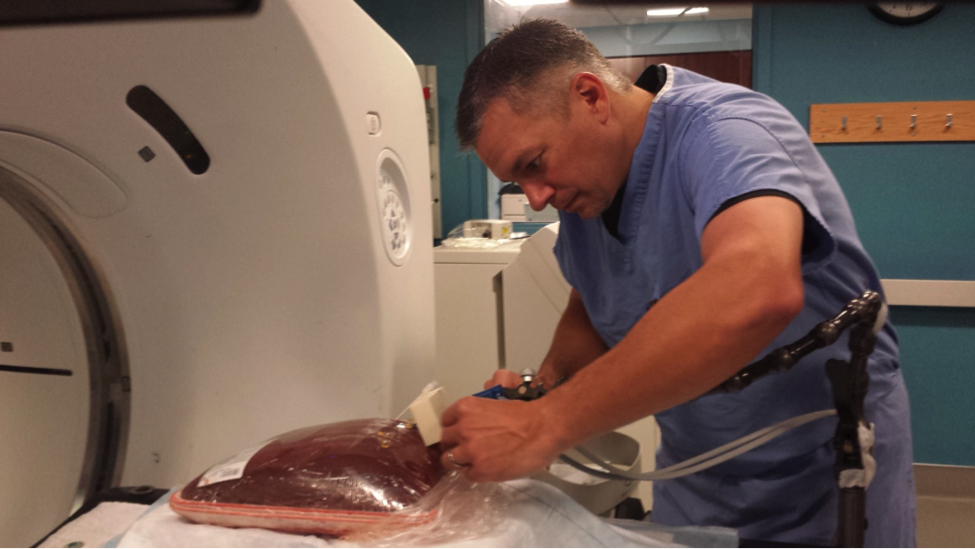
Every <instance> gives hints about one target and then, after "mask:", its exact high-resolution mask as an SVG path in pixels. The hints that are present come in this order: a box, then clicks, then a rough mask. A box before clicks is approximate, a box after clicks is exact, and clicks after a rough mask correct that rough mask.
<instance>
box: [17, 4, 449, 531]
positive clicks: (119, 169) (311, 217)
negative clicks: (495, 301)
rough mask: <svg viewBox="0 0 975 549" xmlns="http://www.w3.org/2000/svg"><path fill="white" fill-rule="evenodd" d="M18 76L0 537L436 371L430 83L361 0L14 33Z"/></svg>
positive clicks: (400, 390) (328, 418)
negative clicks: (100, 494)
mask: <svg viewBox="0 0 975 549" xmlns="http://www.w3.org/2000/svg"><path fill="white" fill-rule="evenodd" d="M0 75H2V78H0V343H3V348H2V351H0V364H2V365H6V366H10V367H13V368H7V369H6V370H2V369H0V440H2V441H3V442H2V444H0V545H30V544H32V543H34V542H36V541H37V540H38V539H40V537H41V536H43V535H44V534H46V533H47V532H48V531H50V529H52V528H53V527H55V526H56V525H57V524H58V523H60V522H61V521H62V520H64V518H66V517H67V515H68V514H69V512H70V510H71V508H72V505H73V503H74V502H75V501H76V500H77V499H78V497H79V496H83V495H84V494H85V493H88V492H91V491H92V490H94V489H95V488H96V487H97V488H104V487H107V486H110V485H117V484H121V485H143V484H148V485H153V486H157V487H170V486H173V485H176V484H179V483H183V482H186V481H188V480H189V479H190V478H192V477H193V476H194V475H196V474H199V473H200V472H202V471H203V470H205V469H206V468H207V467H208V466H210V465H211V464H213V463H215V462H216V461H219V460H220V459H222V458H224V457H227V456H229V455H232V454H234V453H235V452H237V451H238V450H240V449H242V448H245V447H248V446H251V445H254V444H256V443H258V442H260V441H262V440H264V439H267V438H269V437H272V436H274V435H277V434H280V433H283V432H286V431H289V430H292V429H296V428H300V427H304V426H308V425H314V424H319V423H328V422H334V421H340V420H345V419H350V418H356V417H371V416H386V417H390V416H392V415H395V414H396V413H398V412H399V411H400V410H401V409H402V408H404V407H406V406H407V405H408V404H409V403H410V401H411V400H412V398H413V397H414V396H415V395H416V394H418V393H419V392H420V390H421V388H422V387H423V386H424V385H425V384H426V383H427V382H428V381H430V380H431V379H432V365H433V354H434V345H433V341H434V339H433V338H434V333H433V330H434V326H433V307H434V305H433V303H434V297H433V260H432V249H431V248H432V246H431V244H432V233H431V231H432V229H431V213H430V207H429V204H430V183H429V181H430V167H429V160H428V155H429V152H428V149H427V138H426V120H425V113H424V107H423V100H422V93H421V88H420V83H419V79H418V76H417V74H416V71H415V68H414V66H413V64H412V62H411V61H410V59H409V58H408V56H407V55H406V53H405V52H404V51H403V50H402V49H401V48H400V47H399V46H398V45H397V44H396V43H394V41H393V40H392V39H391V38H389V36H387V35H386V34H385V33H384V32H383V31H382V30H381V29H380V28H379V26H378V25H376V24H375V23H374V22H373V21H372V20H371V19H369V17H368V16H367V15H366V14H365V13H364V12H363V11H362V10H361V9H360V8H359V7H358V6H356V5H355V4H354V2H353V1H352V0H328V1H314V0H306V1H301V0H287V1H286V0H269V1H266V2H264V5H263V7H262V8H261V10H260V11H259V12H258V13H257V14H256V15H253V16H235V17H222V18H198V19H172V20H157V21H148V22H147V21H141V22H111V23H95V24H72V25H54V26H37V27H18V28H5V29H0ZM138 86H145V87H146V88H148V89H149V90H151V91H152V92H153V93H154V94H155V95H157V96H158V97H159V98H160V99H161V100H162V101H163V102H165V104H166V105H168V107H169V108H171V109H172V111H173V113H175V114H176V115H177V116H178V118H179V119H180V120H181V121H182V122H183V123H185V125H186V127H187V128H188V130H189V131H191V132H192V135H193V137H195V139H196V140H197V141H198V143H199V145H200V146H202V149H203V150H205V152H206V154H207V155H208V157H209V163H208V166H207V168H206V170H205V171H204V172H202V173H193V171H191V170H190V169H189V167H188V164H187V163H186V162H184V158H182V156H181V155H182V154H183V153H181V152H178V151H177V150H176V149H174V147H173V146H171V145H170V144H169V143H168V142H167V140H166V139H165V138H164V137H163V135H162V134H161V133H160V131H159V130H158V129H157V128H156V127H154V126H153V124H151V123H150V122H149V121H148V120H147V119H146V118H145V117H144V116H142V115H140V114H138V113H137V112H136V111H135V110H133V108H132V107H130V106H129V104H127V97H128V96H129V94H130V93H131V92H132V90H133V89H134V88H136V87H138ZM197 160H198V158H197ZM16 368H24V369H25V371H17V370H16ZM40 369H50V370H58V371H61V373H64V372H71V374H72V375H70V376H66V375H45V374H40V373H36V372H35V370H40ZM27 370H30V371H31V372H35V373H29V372H27Z"/></svg>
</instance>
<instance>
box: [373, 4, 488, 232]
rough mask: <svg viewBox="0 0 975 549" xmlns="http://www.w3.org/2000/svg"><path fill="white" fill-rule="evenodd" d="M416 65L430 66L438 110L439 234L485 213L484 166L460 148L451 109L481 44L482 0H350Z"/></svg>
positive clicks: (453, 107) (478, 217)
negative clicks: (394, 41)
mask: <svg viewBox="0 0 975 549" xmlns="http://www.w3.org/2000/svg"><path fill="white" fill-rule="evenodd" d="M356 3H358V4H359V6H360V7H362V9H363V10H365V11H366V13H368V14H369V16H370V17H372V18H373V19H374V20H375V21H376V22H377V23H379V25H380V26H381V27H382V28H383V29H384V30H385V31H386V32H388V33H389V34H390V36H392V37H393V39H395V40H396V41H397V42H399V44H400V45H401V46H402V47H403V49H404V50H406V53H407V54H409V56H410V58H412V59H413V63H414V64H416V65H436V67H437V86H438V91H439V97H438V100H437V108H438V109H439V112H440V201H441V213H442V220H443V221H442V225H443V234H444V236H446V235H447V233H448V232H449V231H450V230H451V229H453V228H454V227H455V226H457V225H459V224H461V223H463V222H464V221H465V220H467V219H482V218H485V217H487V196H486V190H485V189H486V185H487V183H486V181H485V176H486V173H487V172H486V170H485V168H484V165H483V164H481V161H480V160H478V158H477V155H475V154H473V153H461V152H460V143H459V141H458V140H457V137H456V136H455V135H454V130H453V128H454V112H455V111H456V109H457V96H458V95H459V94H460V87H461V84H462V83H463V81H464V71H465V70H466V69H467V65H468V63H470V61H471V60H473V59H474V56H475V55H477V52H478V51H480V49H481V46H482V45H483V33H484V30H483V29H484V22H483V21H484V19H483V7H482V0H356Z"/></svg>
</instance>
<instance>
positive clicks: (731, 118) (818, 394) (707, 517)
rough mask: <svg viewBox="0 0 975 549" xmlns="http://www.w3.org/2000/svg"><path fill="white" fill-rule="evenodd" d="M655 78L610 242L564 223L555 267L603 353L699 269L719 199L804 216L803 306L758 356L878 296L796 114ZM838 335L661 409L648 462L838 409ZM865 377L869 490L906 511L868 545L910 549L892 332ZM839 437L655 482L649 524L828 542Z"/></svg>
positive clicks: (584, 223)
mask: <svg viewBox="0 0 975 549" xmlns="http://www.w3.org/2000/svg"><path fill="white" fill-rule="evenodd" d="M664 67H665V69H666V72H667V80H666V83H665V84H664V86H663V88H662V89H661V90H660V91H659V93H657V94H656V97H655V98H654V102H653V105H652V106H651V108H650V111H649V113H648V116H647V120H646V126H645V128H644V132H643V137H642V139H641V141H640V143H639V145H638V146H637V148H636V151H635V153H634V155H633V160H632V163H631V165H630V171H629V174H628V177H627V181H626V186H625V188H624V191H623V192H624V194H623V197H622V211H621V213H620V217H619V227H618V235H619V238H618V239H617V238H616V237H614V236H612V235H611V234H610V232H609V231H608V230H607V229H606V226H605V225H604V222H603V221H602V219H600V218H596V219H591V220H584V219H582V218H580V217H579V216H578V215H576V214H572V213H565V212H561V213H560V220H561V226H560V230H559V238H558V241H557V243H556V246H555V253H556V256H557V258H558V260H559V264H560V266H561V269H562V272H563V273H564V275H565V277H566V279H567V280H568V281H569V283H570V284H571V285H572V286H573V288H575V289H576V290H577V291H578V292H579V294H580V295H581V297H582V300H583V303H584V304H585V308H586V312H587V313H588V315H589V318H590V320H591V322H592V325H593V327H594V328H595V329H596V331H597V332H598V333H599V335H600V336H601V337H602V339H603V341H605V343H606V345H607V346H609V347H610V348H612V347H613V346H615V345H616V344H617V343H619V342H620V340H622V339H623V338H624V337H625V336H626V334H627V333H628V332H629V330H630V328H631V327H632V326H633V325H634V324H635V323H636V322H637V321H638V320H639V319H640V318H642V317H643V315H644V314H646V312H647V311H648V310H649V309H650V308H651V307H653V304H654V303H655V302H656V301H657V300H658V299H660V298H661V297H662V296H664V295H666V294H667V292H669V291H670V290H671V289H673V288H674V287H675V286H677V285H678V284H680V283H681V282H683V281H684V280H686V279H687V278H688V277H689V276H691V275H692V274H693V273H694V272H695V271H697V269H699V268H700V267H701V265H702V260H701V249H700V240H701V234H702V232H703V230H704V227H705V226H706V225H707V223H708V222H709V221H710V220H711V218H712V217H713V216H714V215H715V213H716V212H718V211H719V209H720V208H721V206H722V205H723V204H725V203H726V202H728V201H729V200H732V199H735V198H737V197H741V196H742V195H744V194H747V193H752V192H755V191H774V192H777V193H786V194H788V195H789V196H791V197H792V198H793V199H795V200H796V201H797V202H798V203H799V204H801V206H802V207H803V210H804V214H805V225H804V237H803V239H804V243H803V255H802V273H803V281H804V283H805V306H804V308H803V310H802V312H801V313H800V314H799V316H798V317H797V318H796V319H795V320H794V321H793V322H792V323H791V324H790V325H789V326H788V327H787V328H786V330H785V331H783V332H782V334H780V335H779V337H777V338H776V339H775V341H773V342H772V344H771V345H769V347H768V348H767V349H765V350H764V351H763V352H762V353H761V354H760V355H758V356H756V357H755V358H756V359H757V358H761V357H762V356H764V355H765V354H766V353H767V352H768V351H771V350H772V349H775V348H778V347H781V346H783V345H786V344H789V343H792V342H794V341H795V340H797V339H799V338H800V337H802V336H804V335H806V334H807V333H808V332H809V331H810V330H811V329H812V328H813V327H814V326H815V325H816V324H818V323H820V322H822V321H824V320H826V319H828V318H831V317H833V316H835V315H836V314H837V313H838V312H839V311H840V310H841V309H842V308H843V306H844V305H845V304H846V303H847V302H849V301H850V300H851V299H853V298H856V297H858V296H859V295H861V294H862V293H863V291H864V290H867V289H871V290H874V291H877V292H881V294H882V292H883V290H882V288H881V286H880V281H879V277H878V275H877V272H876V269H875V268H874V266H873V264H872V262H871V260H870V258H869V257H868V256H867V254H866V252H865V251H864V249H863V247H862V245H861V244H860V241H859V238H858V237H857V233H856V228H855V226H854V223H853V217H852V215H851V212H850V208H849V206H848V205H847V202H846V199H845V198H844V196H843V193H842V191H841V190H840V187H839V184H838V183H837V182H836V180H835V178H834V177H833V175H832V173H831V172H830V170H829V168H828V167H827V166H826V163H825V162H824V161H823V159H822V157H821V156H820V155H819V153H818V151H817V150H816V148H815V147H814V146H813V145H812V143H811V142H810V140H809V138H808V136H807V135H806V132H805V130H804V129H803V128H802V127H801V125H800V124H799V123H798V122H797V121H796V120H795V118H794V117H792V115H791V114H790V113H789V112H788V111H787V110H786V109H784V108H783V107H782V106H781V105H779V104H778V103H776V102H775V101H773V100H772V99H771V98H769V97H766V96H764V95H762V94H759V93H756V92H753V91H751V90H748V89H745V88H742V87H740V86H734V85H730V84H723V83H719V82H716V81H714V80H711V79H709V78H706V77H704V76H701V75H698V74H695V73H693V72H690V71H687V70H683V69H679V68H674V67H669V66H664ZM847 335H848V334H847ZM847 339H848V338H847V336H846V335H845V336H844V337H842V338H841V339H840V341H838V342H837V343H836V344H834V345H832V346H830V347H828V348H826V349H822V350H819V351H816V352H815V353H813V354H811V355H809V356H808V357H806V358H805V359H804V360H803V361H802V362H800V363H799V364H798V365H797V366H795V367H794V368H793V369H792V370H790V371H789V372H787V373H784V374H778V375H772V376H769V377H766V378H765V379H762V380H759V381H758V382H756V383H754V384H753V385H752V386H751V387H749V388H747V389H746V390H745V391H743V392H741V393H739V394H732V395H715V396H707V397H702V398H698V399H696V400H693V401H691V402H688V403H685V404H682V405H680V406H676V407H674V408H671V409H669V410H666V411H663V412H660V413H659V414H657V415H656V416H655V417H656V419H657V422H658V424H659V425H660V430H661V435H662V442H661V446H660V448H659V450H658V456H657V467H658V468H663V467H666V466H668V465H672V464H674V463H677V462H680V461H683V460H685V459H688V458H691V457H694V456H696V455H698V454H701V453H703V452H706V451H708V450H711V449H713V448H716V447H718V446H720V445H722V444H724V443H727V442H730V441H732V440H735V439H737V438H739V437H741V436H744V435H747V434H749V433H752V432H754V431H756V430H758V429H761V428H763V427H766V426H768V425H771V424H773V423H776V422H778V421H782V420H784V419H788V418H791V417H795V416H798V415H801V414H805V413H808V412H814V411H818V410H824V409H829V408H833V407H834V405H833V399H832V391H831V388H830V384H829V380H828V378H827V377H826V374H825V371H824V368H823V365H824V364H825V362H826V360H827V359H829V358H834V357H835V358H840V359H844V360H846V359H848V358H849V351H848V350H847ZM869 373H870V388H869V393H868V398H867V405H866V415H867V418H868V420H870V421H873V422H874V423H876V424H877V437H878V448H877V451H878V452H880V453H884V454H885V455H883V456H881V455H878V456H877V457H878V460H880V459H881V458H884V459H885V460H886V461H885V466H884V467H882V470H878V475H877V478H876V479H875V480H874V483H873V484H872V485H871V490H873V494H881V493H885V489H883V488H877V489H874V487H875V486H877V485H883V484H891V485H892V486H894V487H895V488H896V490H895V492H896V493H895V494H888V495H886V496H885V498H886V499H890V498H892V497H897V498H900V499H901V500H903V501H905V502H906V503H905V504H904V505H900V507H902V508H901V509H891V508H889V506H885V508H884V509H883V511H884V512H883V516H890V515H891V514H892V513H894V516H892V518H891V520H896V521H900V522H905V521H906V522H908V523H909V526H910V527H909V528H908V527H906V526H905V527H902V528H898V529H895V530H896V532H895V533H894V534H893V535H886V536H885V537H883V538H876V539H875V541H876V543H877V544H881V545H886V546H899V545H912V544H913V539H914V529H913V515H914V503H913V502H914V496H913V477H910V478H906V477H905V474H907V475H908V476H910V475H911V472H910V467H909V464H910V462H911V455H910V453H911V448H910V423H909V409H908V403H907V394H906V392H905V391H904V388H903V380H902V377H901V373H900V369H899V367H898V355H897V336H896V333H895V331H894V328H893V327H892V326H891V324H890V322H888V323H887V324H886V325H885V326H884V328H883V330H882V331H881V333H880V334H879V336H878V341H877V346H876V350H875V351H874V354H873V355H872V357H871V359H870V363H869ZM835 426H836V420H835V419H828V420H819V421H816V422H813V423H811V424H807V425H806V426H803V427H800V428H798V429H795V430H793V431H790V432H789V433H787V434H785V435H783V436H781V437H779V438H778V439H776V440H774V441H772V442H771V443H768V444H766V445H764V446H761V447H759V448H757V449H755V450H753V451H751V452H749V453H747V454H745V455H743V456H740V457H738V458H735V459H733V460H731V461H729V462H726V463H724V464H721V465H719V466H717V467H714V468H712V469H710V470H708V471H705V472H702V473H698V474H695V475H691V476H690V477H685V478H683V479H675V480H670V481H663V482H657V483H655V484H654V509H653V520H654V521H655V522H659V523H663V524H674V525H683V524H694V525H701V526H704V525H717V526H730V527H734V528H738V529H739V531H740V534H741V536H742V537H746V538H755V539H765V540H775V541H786V542H794V543H813V544H829V543H830V542H831V540H832V536H833V533H834V531H835V528H836V501H835V499H836V498H835V491H836V483H835V480H834V477H833V473H832V466H833V459H834V457H833V456H834V454H833V450H832V446H831V441H832V437H833V434H834V430H835ZM886 454H891V455H890V456H888V455H886ZM905 460H906V463H907V465H908V466H907V467H905V466H904V461H905ZM888 469H895V470H894V471H890V472H889V474H887V473H888ZM905 471H906V473H905ZM881 473H885V475H884V478H881V476H882V475H881ZM892 489H893V488H892ZM908 492H909V493H908ZM868 494H871V492H870V491H868ZM873 494H871V496H872V495H873ZM869 499H871V500H872V499H875V498H873V497H870V498H869ZM908 500H909V501H908ZM869 505H870V501H868V509H870V507H869ZM881 505H883V503H882V502H879V503H877V504H875V505H873V507H874V509H871V510H868V514H870V515H874V514H875V513H871V512H870V511H877V513H876V514H877V519H876V522H874V521H873V520H871V523H872V524H873V527H872V528H870V529H869V530H868V543H869V542H870V539H871V538H870V537H869V536H870V535H871V534H874V533H877V534H878V535H879V530H881V529H882V528H884V527H883V526H882V525H881V524H880V523H881V522H886V521H887V519H882V518H881V514H879V511H880V508H881ZM871 531H872V532H871Z"/></svg>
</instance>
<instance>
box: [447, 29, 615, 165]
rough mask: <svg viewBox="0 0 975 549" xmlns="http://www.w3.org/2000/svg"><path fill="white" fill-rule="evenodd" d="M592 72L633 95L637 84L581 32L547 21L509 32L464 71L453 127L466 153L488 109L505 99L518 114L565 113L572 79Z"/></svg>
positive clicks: (612, 86) (606, 83)
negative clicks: (612, 63) (623, 73)
mask: <svg viewBox="0 0 975 549" xmlns="http://www.w3.org/2000/svg"><path fill="white" fill-rule="evenodd" d="M579 72H590V73H592V74H595V75H596V76H597V77H599V79H600V80H602V81H603V83H604V84H605V85H606V86H607V87H608V88H609V89H611V90H613V91H615V92H617V93H626V92H629V91H630V90H631V89H632V87H633V83H632V82H630V80H629V79H628V78H626V77H625V76H623V75H622V74H620V72H619V71H617V70H616V69H614V68H613V67H612V66H611V65H610V64H609V62H608V61H606V58H605V57H603V56H602V54H600V53H599V50H597V49H596V47H595V46H593V45H592V43H591V42H589V40H587V39H586V37H585V35H584V34H582V33H581V32H579V31H577V30H575V29H573V28H571V27H567V26H565V25H563V24H562V23H559V22H557V21H552V20H549V19H533V20H529V21H525V22H523V23H520V24H518V25H515V26H512V27H509V28H507V29H505V30H504V31H503V32H502V33H501V34H499V35H498V37H497V38H495V39H494V40H492V41H491V42H490V43H489V44H488V45H487V46H485V47H484V49H483V50H481V51H480V53H478V54H477V56H476V57H475V58H474V61H472V62H471V64H470V66H469V67H467V72H465V73H464V85H463V87H461V90H460V98H459V100H458V102H457V118H456V119H455V120H454V129H455V130H456V132H457V137H459V138H460V146H461V148H462V149H470V148H471V147H473V146H474V144H475V143H476V142H477V138H478V135H479V134H480V132H481V121H482V119H483V118H484V113H485V112H486V111H487V108H488V105H490V104H491V102H493V101H494V100H495V99H499V98H502V99H505V100H507V101H508V103H509V105H510V106H511V109H512V110H513V111H515V112H516V113H518V114H521V115H524V114H528V113H531V114H541V113H542V112H551V111H563V112H565V110H564V109H565V108H566V105H568V93H569V86H568V84H569V81H570V79H571V78H572V76H574V75H575V74H576V73H579Z"/></svg>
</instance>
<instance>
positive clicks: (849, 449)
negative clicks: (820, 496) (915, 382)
mask: <svg viewBox="0 0 975 549" xmlns="http://www.w3.org/2000/svg"><path fill="white" fill-rule="evenodd" d="M883 306H884V304H883V301H882V300H881V299H880V295H879V294H878V293H877V292H874V291H866V292H864V293H863V294H862V295H861V296H860V297H859V298H857V299H854V300H852V301H850V302H849V303H848V304H847V305H846V307H844V308H843V310H842V311H840V313H839V314H838V315H836V316H835V317H833V318H832V319H830V320H827V321H826V322H822V323H820V324H818V325H817V326H816V327H815V328H813V330H812V331H810V332H809V333H808V334H807V335H806V336H805V337H803V338H802V339H800V340H798V341H796V342H795V343H793V344H791V345H786V346H785V347H780V348H778V349H776V350H774V351H772V352H771V353H769V354H768V355H766V356H765V357H764V358H762V359H760V360H758V361H756V362H753V363H751V364H749V365H748V366H745V367H744V368H742V369H741V371H739V372H738V373H737V374H735V375H734V377H732V378H731V379H729V380H727V381H725V382H724V383H722V384H721V385H718V386H717V387H715V388H714V389H712V390H711V391H709V392H708V393H707V394H708V395H712V394H718V393H732V392H738V391H741V390H742V389H744V388H745V387H748V386H749V385H751V384H752V383H753V382H754V381H755V380H757V379H759V378H762V377H764V376H766V375H768V374H771V373H773V372H784V371H786V370H788V369H789V368H791V367H792V366H793V365H795V364H796V363H797V362H799V360H800V359H801V358H802V357H804V356H806V355H808V354H809V353H811V352H813V351H815V350H818V349H822V348H823V347H826V346H829V345H832V344H833V343H835V342H836V340H837V339H839V337H840V334H842V333H843V332H844V331H845V330H847V329H848V328H850V327H853V331H852V332H850V351H851V356H850V361H849V362H845V361H843V360H837V359H830V360H828V361H826V374H827V375H828V376H829V380H830V384H831V385H832V387H833V402H834V403H835V405H836V412H837V415H838V416H839V423H838V424H837V425H836V434H835V435H834V436H833V445H834V447H835V448H836V463H835V465H834V466H833V472H834V473H835V475H836V479H837V483H838V484H839V523H838V526H837V530H836V546H837V547H863V545H864V531H865V530H866V529H867V519H866V486H865V482H853V483H850V482H849V481H846V482H844V481H842V480H841V475H842V473H843V472H844V471H848V470H862V469H863V468H864V464H863V454H862V452H861V448H860V438H859V427H860V425H861V424H863V425H865V426H866V425H869V424H868V423H867V420H866V418H864V416H863V401H864V399H865V398H866V395H867V385H868V384H869V375H868V373H867V359H868V358H869V357H870V354H871V353H873V350H874V346H875V345H876V343H877V331H878V330H879V328H880V326H877V324H878V315H880V313H881V311H882V309H883ZM857 484H860V485H857Z"/></svg>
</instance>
